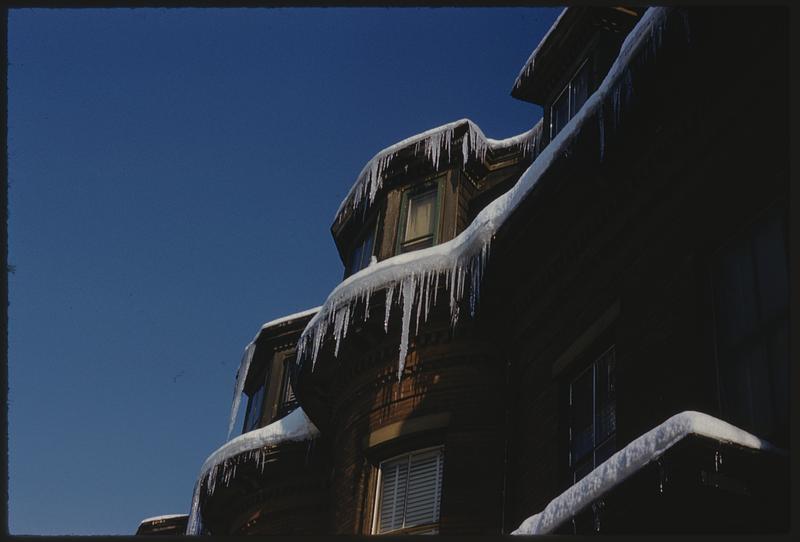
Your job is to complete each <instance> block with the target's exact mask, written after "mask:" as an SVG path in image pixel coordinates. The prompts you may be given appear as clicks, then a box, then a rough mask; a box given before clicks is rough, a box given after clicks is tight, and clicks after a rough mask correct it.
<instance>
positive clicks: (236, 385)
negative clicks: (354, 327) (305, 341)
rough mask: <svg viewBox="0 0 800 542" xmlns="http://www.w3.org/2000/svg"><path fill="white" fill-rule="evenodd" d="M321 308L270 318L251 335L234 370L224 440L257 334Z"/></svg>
mask: <svg viewBox="0 0 800 542" xmlns="http://www.w3.org/2000/svg"><path fill="white" fill-rule="evenodd" d="M321 308H322V307H313V308H311V309H306V310H304V311H300V312H296V313H294V314H289V315H287V316H281V317H280V318H275V319H274V320H270V321H269V322H267V323H266V324H264V325H262V326H261V328H260V329H259V330H258V333H256V335H255V337H253V340H252V341H250V342H249V343H247V346H245V347H244V353H243V354H242V359H241V361H240V362H239V368H238V369H237V370H236V378H235V382H234V384H233V400H232V401H231V414H230V417H229V418H228V433H227V436H226V437H225V440H228V439H230V438H231V434H232V433H233V425H234V424H235V423H236V415H237V414H239V406H240V405H241V402H242V393H243V392H244V383H245V380H247V372H248V371H249V370H250V362H251V361H253V353H254V352H255V348H256V340H258V336H259V335H260V334H261V333H262V332H263V331H264V330H265V329H268V328H271V327H273V326H277V325H278V324H283V323H285V322H289V321H291V320H297V319H299V318H303V317H305V316H311V315H312V314H315V313H317V312H319V310H320V309H321Z"/></svg>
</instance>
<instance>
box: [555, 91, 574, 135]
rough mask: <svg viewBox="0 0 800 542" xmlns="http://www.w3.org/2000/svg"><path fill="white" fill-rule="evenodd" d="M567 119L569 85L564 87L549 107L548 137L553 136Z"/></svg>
mask: <svg viewBox="0 0 800 542" xmlns="http://www.w3.org/2000/svg"><path fill="white" fill-rule="evenodd" d="M568 120H569V87H567V88H566V89H564V92H562V93H561V96H559V97H558V99H557V100H556V101H555V103H554V104H553V107H552V108H551V109H550V137H551V138H553V137H555V136H556V134H557V133H558V132H560V131H561V129H562V128H563V127H564V126H565V125H566V124H567V121H568Z"/></svg>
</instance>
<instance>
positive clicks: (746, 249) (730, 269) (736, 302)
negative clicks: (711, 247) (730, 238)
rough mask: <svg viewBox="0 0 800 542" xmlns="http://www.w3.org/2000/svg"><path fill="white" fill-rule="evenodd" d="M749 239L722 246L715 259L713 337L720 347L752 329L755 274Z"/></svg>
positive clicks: (754, 325) (754, 320) (733, 341)
mask: <svg viewBox="0 0 800 542" xmlns="http://www.w3.org/2000/svg"><path fill="white" fill-rule="evenodd" d="M753 271H754V270H753V256H752V252H751V250H750V243H749V242H740V243H736V244H735V245H733V246H731V247H729V248H727V249H725V250H724V251H723V252H722V253H721V254H720V257H719V259H718V260H717V265H716V269H715V281H714V282H715V283H714V297H715V300H716V312H715V318H716V322H717V340H718V342H719V346H720V347H721V348H723V349H725V348H728V347H730V346H732V345H733V344H735V343H736V342H738V340H739V339H742V338H745V337H746V336H748V335H750V334H752V332H753V331H754V330H755V328H756V322H757V313H756V310H757V308H756V297H755V276H754V272H753Z"/></svg>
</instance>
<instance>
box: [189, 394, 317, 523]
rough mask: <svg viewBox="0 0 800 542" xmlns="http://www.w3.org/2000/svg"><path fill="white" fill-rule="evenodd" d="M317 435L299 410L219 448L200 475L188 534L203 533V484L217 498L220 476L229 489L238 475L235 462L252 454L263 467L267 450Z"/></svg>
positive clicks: (205, 464) (204, 464) (194, 495)
mask: <svg viewBox="0 0 800 542" xmlns="http://www.w3.org/2000/svg"><path fill="white" fill-rule="evenodd" d="M317 435H319V430H318V429H317V427H316V426H315V425H314V424H313V423H312V422H311V420H309V419H308V416H306V413H305V412H304V411H303V409H302V408H297V409H295V410H293V411H292V412H291V413H290V414H288V415H286V416H284V417H283V418H281V419H279V420H277V421H275V422H272V423H271V424H269V425H267V426H266V427H262V428H260V429H256V430H254V431H250V432H248V433H244V434H242V435H239V436H238V437H236V438H234V439H232V440H230V441H228V442H226V443H225V444H223V445H222V446H220V447H219V448H217V450H215V451H214V453H212V454H211V455H210V456H208V458H207V459H206V460H205V462H204V463H203V466H202V467H201V468H200V475H199V476H198V477H197V481H196V482H195V487H194V493H193V495H192V507H191V512H190V514H189V525H188V527H187V530H186V534H199V532H200V517H199V514H200V490H201V487H202V485H203V482H204V481H205V482H206V487H207V491H208V492H209V493H210V494H213V493H214V487H215V485H216V484H215V482H216V480H217V475H218V474H219V473H220V471H221V472H222V478H223V480H224V482H225V484H226V485H227V483H228V482H229V481H230V479H231V477H232V476H233V473H234V472H235V467H236V466H235V464H232V462H231V460H232V459H233V458H235V457H236V456H238V455H240V454H243V453H245V452H250V456H248V459H252V460H254V461H256V462H257V463H260V464H261V466H262V467H263V465H264V463H263V458H264V455H263V449H264V448H265V447H267V446H274V445H276V444H280V443H282V442H289V441H304V440H311V439H313V438H315V437H316V436H317Z"/></svg>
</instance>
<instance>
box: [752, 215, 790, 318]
mask: <svg viewBox="0 0 800 542" xmlns="http://www.w3.org/2000/svg"><path fill="white" fill-rule="evenodd" d="M754 249H755V256H756V266H757V274H758V293H759V301H760V308H761V319H762V321H765V320H771V319H772V318H774V317H775V316H776V315H778V314H779V313H780V312H781V311H783V309H785V308H786V307H787V305H788V304H789V284H788V278H787V265H786V245H785V243H784V239H783V225H782V224H781V222H780V220H778V219H777V218H774V219H772V220H770V221H768V222H766V223H764V224H763V225H761V227H760V228H759V229H758V231H757V232H756V238H755V246H754Z"/></svg>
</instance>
